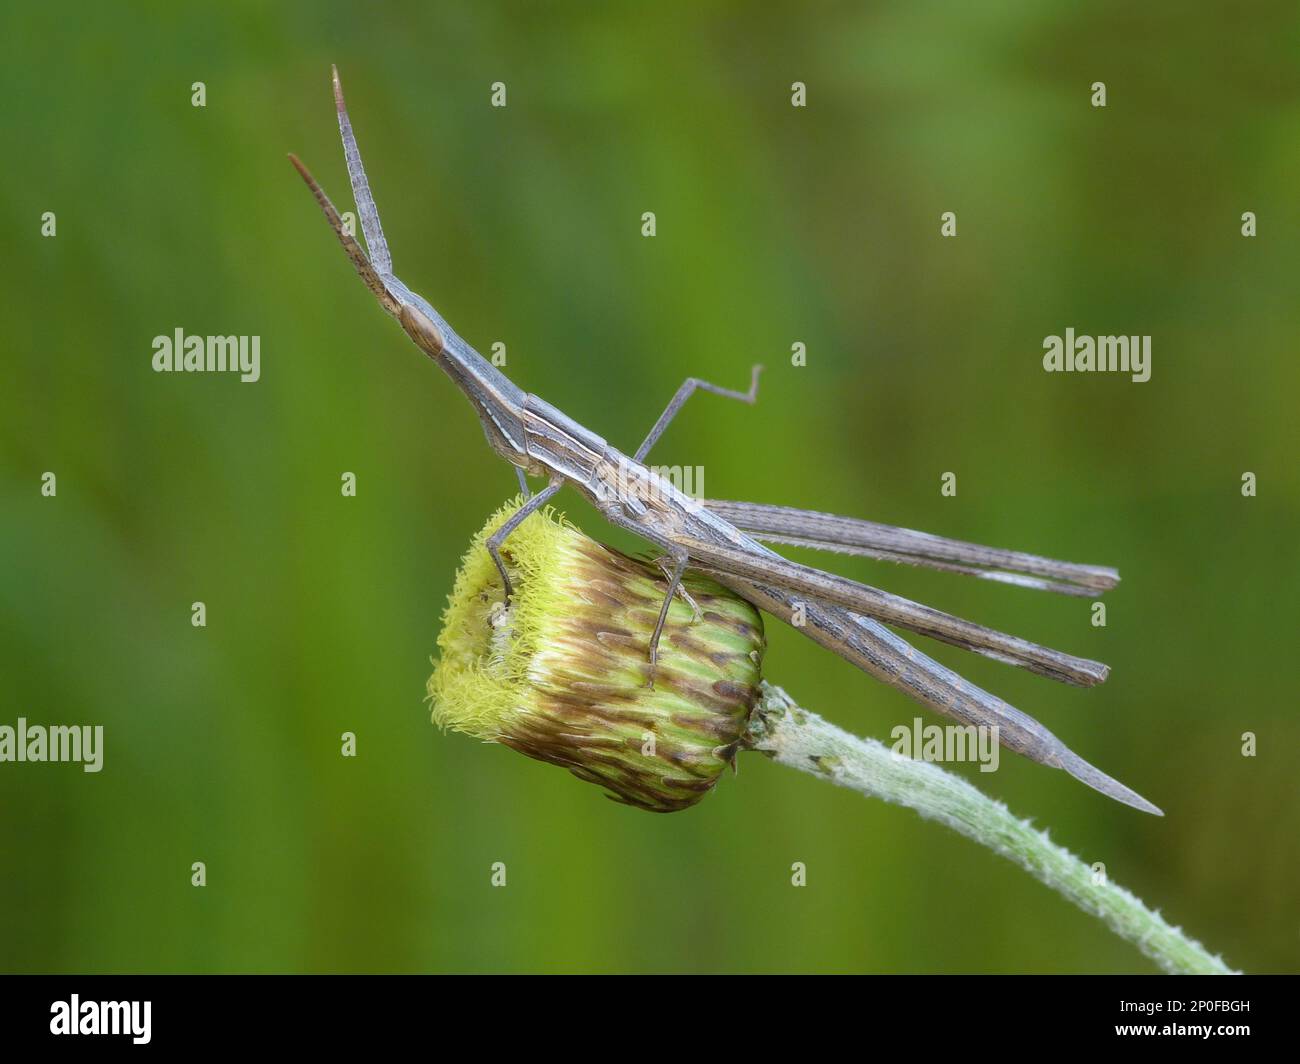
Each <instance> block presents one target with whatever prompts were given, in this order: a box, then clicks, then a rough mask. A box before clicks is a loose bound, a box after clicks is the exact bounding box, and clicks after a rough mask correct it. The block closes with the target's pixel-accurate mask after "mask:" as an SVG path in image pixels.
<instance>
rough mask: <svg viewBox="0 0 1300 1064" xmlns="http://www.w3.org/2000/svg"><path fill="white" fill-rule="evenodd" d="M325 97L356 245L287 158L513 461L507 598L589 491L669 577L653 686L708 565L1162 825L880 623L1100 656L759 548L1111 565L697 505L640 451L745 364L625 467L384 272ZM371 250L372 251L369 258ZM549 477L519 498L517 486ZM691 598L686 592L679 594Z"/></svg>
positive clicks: (965, 718)
mask: <svg viewBox="0 0 1300 1064" xmlns="http://www.w3.org/2000/svg"><path fill="white" fill-rule="evenodd" d="M333 85H334V100H335V104H336V105H337V108H338V120H339V131H340V133H341V135H342V138H343V154H344V158H345V159H346V161H347V168H348V176H349V178H350V180H351V184H352V194H353V197H354V199H355V200H356V206H357V215H358V217H359V219H360V222H361V229H362V233H363V234H364V236H365V240H366V248H365V249H363V248H362V247H361V245H360V243H358V241H357V239H356V238H355V237H354V236H353V235H351V233H350V232H349V231H348V229H347V227H345V226H344V224H343V221H342V219H341V218H340V216H339V213H338V211H337V210H336V209H335V208H334V205H333V204H332V203H331V202H330V200H329V197H328V196H326V195H325V192H324V191H323V190H322V189H321V187H320V185H318V184H317V183H316V180H315V179H314V178H313V177H312V176H311V174H310V173H309V172H308V170H307V168H306V167H305V166H304V165H303V164H302V163H301V162H300V161H299V160H298V158H297V157H296V156H294V155H290V156H289V159H290V160H291V161H292V163H293V165H294V166H295V167H296V168H297V170H298V173H299V174H301V175H302V178H303V180H304V181H306V182H307V186H308V187H309V188H310V189H311V191H312V193H313V194H314V195H315V197H316V200H317V202H318V203H319V204H320V206H321V209H322V210H323V211H324V212H325V217H326V218H327V219H328V220H329V223H330V225H331V226H332V227H333V229H334V232H335V234H336V235H337V236H338V238H339V241H340V242H341V243H342V244H343V249H344V250H345V251H346V252H347V255H348V258H350V259H351V260H352V264H353V266H355V267H356V270H357V272H358V273H359V274H360V275H361V278H362V280H363V281H365V283H366V286H367V287H368V288H369V289H370V291H371V292H373V293H374V295H375V298H376V299H378V300H379V304H380V306H382V307H383V308H384V310H386V311H387V312H388V313H389V314H391V315H392V316H393V317H394V318H396V319H397V320H398V322H400V323H401V326H402V328H403V330H405V332H406V334H407V336H409V337H410V338H411V340H413V341H414V342H415V344H416V345H417V346H418V347H419V348H420V349H421V350H423V351H424V352H425V354H427V355H428V356H429V357H430V358H432V359H433V360H434V361H435V362H436V363H437V364H438V365H439V366H441V367H442V368H443V370H445V371H446V373H447V375H448V376H450V377H451V379H452V380H453V381H454V382H455V384H456V385H457V387H459V388H460V390H461V391H462V392H464V394H465V396H466V398H468V399H469V401H470V403H471V404H472V405H473V407H474V410H475V412H476V413H477V414H478V416H479V419H480V420H481V421H482V423H483V430H484V432H485V433H486V435H487V440H488V443H489V445H490V446H491V447H492V449H493V450H494V451H496V452H497V454H499V455H501V457H503V458H504V459H505V460H506V461H507V462H509V463H510V464H511V465H513V466H514V467H515V472H516V475H517V477H518V480H519V486H520V488H521V489H522V491H523V494H524V497H525V498H526V500H527V501H526V502H525V504H524V505H523V506H522V507H521V508H520V509H519V510H518V511H516V512H515V513H514V514H513V515H512V516H511V518H510V519H509V520H508V521H506V523H505V524H504V525H502V527H501V528H500V529H499V530H498V531H497V532H496V533H495V534H494V535H492V536H491V537H490V538H489V539H488V541H487V549H488V552H489V553H490V554H491V556H492V560H493V561H494V562H495V563H496V566H497V568H498V570H499V571H500V573H501V579H502V585H503V587H504V589H505V599H506V602H507V603H508V602H509V599H510V596H511V593H512V588H511V583H510V575H509V572H508V570H507V567H506V564H505V562H504V560H503V559H502V557H501V546H502V544H503V543H504V542H505V541H506V539H508V538H509V536H510V534H511V532H513V531H514V530H515V529H516V528H517V527H518V526H519V524H520V523H521V522H522V521H524V520H525V519H526V518H527V517H528V516H529V515H530V514H532V513H533V512H535V511H536V510H538V509H539V508H540V507H542V506H543V505H544V504H545V503H546V502H547V501H548V500H549V499H550V498H551V497H552V496H553V495H555V493H556V492H557V491H559V490H560V488H561V487H562V486H563V485H564V484H565V483H568V484H571V485H572V486H573V487H575V488H576V489H577V490H578V491H579V492H581V493H582V494H583V495H584V496H586V497H587V498H588V499H589V500H590V501H591V502H592V503H593V504H594V505H595V506H596V507H597V509H598V510H599V511H600V512H601V513H602V514H603V515H604V516H605V518H606V519H607V520H609V521H610V522H611V523H612V524H614V525H617V526H619V527H621V528H625V529H628V530H629V531H631V532H633V533H635V534H636V535H638V536H640V537H641V538H642V539H644V540H646V541H648V542H649V543H651V544H653V545H654V546H655V547H656V548H658V549H659V550H660V551H662V552H663V557H662V558H661V559H660V564H661V566H662V567H663V569H664V571H665V574H666V575H667V577H668V584H667V588H666V591H665V595H664V602H663V607H662V609H661V610H660V613H659V619H658V623H657V624H656V626H655V629H654V634H653V635H652V637H651V639H650V643H649V646H648V647H647V675H648V680H649V682H650V683H653V677H654V670H655V666H656V661H657V653H658V650H657V648H658V644H659V636H660V633H661V632H662V630H663V625H664V621H665V619H666V618H667V616H668V608H669V606H670V605H671V603H672V600H673V597H674V595H678V594H682V593H683V591H682V588H681V580H682V574H683V573H684V572H685V570H686V569H687V568H691V569H699V570H704V571H707V572H708V573H709V574H711V575H712V576H714V577H715V578H716V579H718V580H720V581H721V582H722V583H723V584H725V585H727V586H728V587H730V588H732V589H733V590H735V591H737V592H738V593H740V594H742V595H744V596H745V597H746V598H748V599H750V601H752V602H754V603H755V604H756V605H758V606H759V607H761V608H762V609H764V610H766V611H767V612H769V613H771V614H773V615H774V616H777V617H779V618H781V619H782V620H784V621H787V622H790V621H791V620H792V618H794V617H795V616H796V615H797V616H798V617H799V618H800V619H801V620H802V621H803V623H802V624H800V625H798V630H799V631H801V632H803V633H804V634H806V635H808V636H810V637H811V638H812V639H814V640H815V641H816V642H818V643H820V644H821V645H822V646H824V647H826V648H828V649H830V650H833V651H834V652H835V653H836V654H838V655H840V656H841V657H843V658H845V659H846V660H848V661H850V662H852V663H853V664H854V665H857V666H858V667H859V668H861V669H862V670H864V671H865V672H867V673H869V674H870V675H872V676H874V677H875V678H876V679H878V680H883V681H884V682H885V683H887V684H890V685H891V686H894V687H897V688H899V689H900V690H901V691H903V692H904V693H905V694H906V695H908V696H909V697H911V698H913V699H915V700H916V701H917V702H920V703H921V704H922V705H925V706H928V707H930V708H931V709H933V710H936V711H938V712H939V713H943V714H946V715H947V716H949V717H952V718H954V719H956V720H958V721H961V722H962V723H963V724H967V725H977V726H984V727H989V728H995V729H996V734H997V736H998V738H999V741H1000V742H1001V743H1002V745H1003V746H1005V747H1007V748H1008V749H1010V750H1014V751H1016V752H1017V753H1020V754H1024V755H1025V756H1026V757H1028V758H1030V759H1032V760H1034V761H1037V762H1039V763H1040V764H1043V765H1050V766H1052V767H1055V768H1062V769H1065V770H1066V771H1067V772H1069V773H1070V774H1071V775H1072V776H1074V777H1075V778H1076V779H1079V780H1081V781H1082V782H1084V783H1086V784H1087V785H1088V786H1090V787H1093V788H1095V789H1096V790H1098V791H1100V792H1101V793H1102V794H1106V795H1109V796H1110V797H1112V798H1114V799H1116V800H1118V801H1120V802H1124V803H1125V804H1127V805H1131V806H1133V808H1135V809H1141V810H1143V811H1144V812H1148V813H1155V814H1157V815H1162V814H1161V812H1160V810H1159V809H1158V808H1157V807H1156V806H1154V805H1152V804H1151V803H1150V802H1148V801H1147V800H1146V799H1144V798H1142V797H1141V796H1140V795H1138V794H1136V793H1134V792H1133V791H1131V790H1129V788H1127V787H1125V786H1124V785H1123V784H1121V783H1119V782H1117V781H1116V780H1113V779H1111V777H1109V776H1107V775H1106V774H1105V773H1104V772H1101V771H1100V770H1099V769H1096V768H1094V767H1093V766H1092V765H1090V764H1088V762H1086V761H1084V760H1083V759H1082V758H1081V757H1079V756H1078V755H1077V754H1075V753H1074V752H1073V751H1071V750H1070V749H1069V748H1068V747H1067V746H1066V745H1065V744H1064V743H1062V742H1061V741H1060V740H1059V739H1057V738H1056V736H1054V735H1053V734H1052V733H1051V732H1050V731H1048V730H1047V729H1046V728H1044V727H1043V726H1042V725H1041V724H1039V723H1038V722H1037V721H1036V720H1034V719H1033V718H1032V717H1029V716H1026V715H1025V714H1024V713H1021V712H1020V711H1019V710H1017V709H1015V708H1013V707H1012V706H1009V705H1008V704H1007V703H1005V702H1003V701H1002V700H1001V699H999V698H996V697H995V696H993V695H991V694H989V693H987V692H986V691H983V690H981V689H980V688H978V687H976V686H974V685H973V684H970V683H967V682H966V681H965V680H963V679H961V677H959V676H958V675H957V674H956V673H954V672H952V671H951V670H949V669H947V668H945V667H944V666H942V665H940V664H939V663H938V662H936V661H933V660H931V659H930V658H928V657H926V656H925V655H924V654H922V653H921V652H920V651H918V650H916V649H915V648H914V647H912V646H911V645H910V644H908V643H907V642H905V641H904V640H903V639H901V638H899V637H898V636H897V635H895V634H894V633H892V632H891V631H889V630H888V629H887V628H886V627H885V625H886V624H889V625H893V626H895V627H898V628H903V629H907V630H909V631H912V632H917V633H919V634H921V635H926V636H929V637H930V638H932V639H937V640H939V641H941V642H945V643H949V644H951V645H953V646H958V647H962V648H963V649H965V650H971V651H974V652H975V653H977V654H983V655H984V656H986V657H990V658H994V659H995V660H997V661H1002V662H1006V663H1007V664H1011V665H1017V666H1019V667H1021V668H1024V669H1028V670H1030V671H1031V672H1036V673H1038V674H1039V675H1042V676H1048V677H1051V678H1052V679H1054V680H1060V681H1063V682H1065V683H1070V684H1077V685H1081V686H1092V685H1094V684H1098V683H1101V682H1102V681H1103V680H1105V679H1106V676H1107V673H1108V671H1109V670H1108V669H1107V667H1106V666H1105V665H1102V664H1101V663H1099V662H1095V661H1088V660H1086V659H1083V658H1077V657H1074V656H1072V655H1070V654H1064V653H1062V652H1060V651H1057V650H1051V649H1048V648H1047V647H1042V646H1039V645H1038V644H1036V643H1031V642H1029V641H1027V640H1024V639H1020V638H1018V637H1016V636H1012V635H1007V634H1005V633H1003V632H998V631H995V630H993V629H991V628H986V627H984V626H983V625H979V624H974V623H972V622H970V621H965V620H962V619H961V618H959V617H954V616H952V615H950V614H947V613H943V612H941V611H939V610H936V609H932V608H930V607H929V606H923V605H921V604H919V603H916V602H912V601H910V600H908V599H905V598H901V597H899V596H897V595H892V594H890V593H888V592H886V591H880V590H877V589H876V588H874V587H870V586H868V585H866V584H861V583H858V582H856V581H853V580H849V579H846V578H844V577H841V576H836V575H834V574H832V573H827V572H823V571H822V570H820V569H815V568H812V567H810V566H806V565H800V564H797V563H795V562H792V561H789V560H787V559H786V558H783V557H781V556H780V555H778V554H776V553H775V552H774V551H772V550H770V549H768V548H767V547H765V546H763V545H762V544H761V543H760V542H758V541H759V540H767V541H769V542H775V543H785V544H795V545H800V546H806V547H816V548H822V549H825V550H831V551H838V552H841V553H848V554H858V555H864V556H866V557H871V558H879V559H884V560H889V561H895V562H903V563H906V564H910V565H924V566H928V567H931V568H935V569H942V570H945V571H948V572H956V573H965V574H968V575H973V576H978V577H982V578H984V579H988V580H997V581H1001V582H1004V583H1012V584H1018V585H1020V586H1022V587H1031V588H1037V589H1040V590H1048V591H1057V592H1062V593H1065V594H1073V595H1095V594H1098V593H1100V592H1102V591H1105V590H1107V589H1109V588H1112V587H1114V586H1115V584H1116V583H1117V582H1118V580H1119V574H1118V573H1117V572H1116V571H1115V570H1113V569H1106V568H1102V567H1099V566H1092V565H1076V564H1071V563H1069V562H1059V561H1053V560H1051V559H1049V558H1041V557H1038V556H1036V555H1032V554H1023V553H1020V552H1018V551H1007V550H998V549H996V548H992V547H981V546H978V545H976V544H973V543H963V542H960V541H958V540H951V539H944V538H941V537H939V536H932V535H928V534H926V533H924V532H914V531H911V530H909V529H903V528H894V527H891V526H889V525H880V524H875V523H873V522H868V521H858V520H854V519H852V518H847V517H836V516H833V515H830V514H820V513H812V512H809V511H806V510H794V509H788V508H785V507H779V506H765V505H760V504H758V503H747V502H721V501H712V500H710V501H704V502H701V501H699V500H696V499H693V498H691V497H690V496H688V495H686V494H684V493H683V492H681V491H679V490H678V489H677V488H676V487H675V486H674V485H673V484H672V483H670V482H669V480H668V479H666V478H664V477H661V476H659V475H658V474H656V473H655V472H654V471H653V470H651V469H650V468H648V467H647V466H646V465H645V464H644V459H645V458H646V455H647V454H648V453H649V452H650V449H651V448H652V447H653V446H654V444H655V441H656V440H658V439H659V437H660V436H661V435H662V434H663V432H664V430H665V429H666V428H667V427H668V424H669V423H670V422H671V421H672V419H673V418H674V417H675V416H676V414H677V412H678V411H679V410H680V409H681V407H682V405H683V404H684V403H685V402H686V400H687V399H689V398H690V396H691V395H692V394H693V393H694V392H695V391H697V390H703V391H706V392H712V393H713V394H714V395H721V396H725V397H726V398H729V399H738V400H740V401H742V402H746V403H753V402H754V401H755V400H756V398H757V391H758V374H759V370H760V369H761V367H759V366H755V367H754V368H753V373H752V376H751V378H750V384H749V388H748V390H747V391H739V390H732V389H729V388H722V387H719V386H718V385H716V384H710V383H708V382H707V381H702V380H698V379H697V378H694V377H690V378H688V379H687V380H686V381H685V382H684V383H683V384H682V386H681V387H680V388H678V389H677V393H676V394H675V395H674V396H673V398H672V401H671V402H670V403H669V404H668V407H667V409H666V410H664V412H663V414H662V415H661V416H660V417H659V420H658V421H656V422H655V424H654V427H653V428H651V430H650V433H649V435H647V436H646V438H645V440H644V441H642V443H641V446H640V447H638V448H637V450H636V452H635V454H633V455H631V456H630V457H629V456H628V455H626V454H624V453H623V452H622V451H620V450H618V449H617V448H616V447H613V446H612V445H611V444H609V443H607V442H606V441H605V440H604V439H602V438H601V437H600V436H598V435H596V434H595V433H594V432H592V431H590V430H589V429H587V428H584V427H583V426H582V425H579V424H578V423H577V422H576V421H574V420H573V419H572V418H570V417H568V416H566V415H565V414H563V413H562V412H561V411H559V410H557V409H556V408H555V407H553V406H552V405H551V404H550V403H548V402H546V401H545V400H542V399H539V398H538V397H537V396H535V395H531V394H527V393H525V392H523V391H521V390H520V389H519V388H518V387H516V386H515V385H514V384H513V383H512V382H511V381H510V380H509V379H508V378H507V377H506V376H505V374H503V373H502V372H501V371H500V370H499V369H497V367H495V366H493V365H492V364H491V363H490V362H488V361H487V360H486V359H485V358H483V356H482V355H480V354H479V353H478V352H477V351H475V350H474V349H473V348H472V347H470V345H469V344H467V343H466V342H465V341H464V340H462V339H461V338H460V337H459V336H458V335H457V334H456V332H455V331H454V330H453V329H452V328H451V326H450V325H448V324H447V322H446V320H445V319H444V318H443V317H442V316H441V315H440V314H439V313H438V312H437V311H436V310H434V309H433V307H431V306H430V305H429V304H428V303H427V302H426V301H425V300H424V299H422V298H421V297H420V296H418V295H416V294H415V293H414V292H412V291H411V290H410V289H409V288H407V287H406V285H404V284H403V283H402V282H401V281H399V280H398V279H397V277H396V276H395V275H394V274H393V262H392V256H391V255H390V254H389V251H388V244H387V241H386V240H385V239H384V231H383V228H382V227H381V225H380V222H379V212H378V210H377V209H376V207H375V201H374V197H373V196H372V195H371V192H370V185H369V182H368V181H367V179H366V172H365V169H364V168H363V166H362V164H361V153H360V151H359V150H358V148H357V142H356V138H355V137H354V136H353V133H352V124H351V122H350V120H349V119H348V112H347V107H346V106H345V104H344V102H343V89H342V86H341V85H340V83H339V77H338V70H337V69H335V70H334V71H333ZM367 249H368V251H369V254H367ZM529 475H531V476H536V477H545V478H546V479H547V484H546V487H544V488H542V489H541V490H540V491H538V492H537V493H536V494H533V493H531V492H530V491H529V487H528V481H527V476H529ZM687 601H688V604H689V598H688V599H687Z"/></svg>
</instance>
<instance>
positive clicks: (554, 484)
mask: <svg viewBox="0 0 1300 1064" xmlns="http://www.w3.org/2000/svg"><path fill="white" fill-rule="evenodd" d="M563 486H564V480H563V479H562V478H560V477H555V478H553V479H552V480H551V482H550V483H549V484H547V485H546V487H544V488H543V489H542V490H541V491H539V492H538V493H537V494H536V495H534V496H532V497H531V498H530V499H529V500H528V501H527V502H526V503H524V504H523V506H521V507H519V509H518V510H516V511H515V512H514V513H513V514H511V515H510V519H509V520H508V521H506V523H505V524H504V525H502V526H501V527H500V528H498V529H497V530H496V531H495V532H493V533H492V535H490V536H488V541H487V552H488V554H490V555H491V556H492V561H493V562H494V563H496V567H497V572H499V573H500V574H501V586H502V587H503V588H504V589H505V604H506V605H507V606H509V605H510V596H511V595H513V594H514V588H513V587H512V586H511V584H510V574H509V573H508V572H506V563H505V562H504V561H503V560H502V558H501V544H502V543H504V542H505V541H506V538H507V537H508V536H509V535H510V533H511V532H513V531H514V530H515V529H516V528H518V527H519V526H520V525H521V524H523V523H524V521H526V520H527V519H528V517H529V515H530V514H532V513H534V512H535V511H537V510H540V509H541V508H542V507H543V506H545V505H546V501H547V500H548V499H549V498H550V497H551V496H552V495H554V494H555V493H556V492H557V491H559V490H560V488H562V487H563Z"/></svg>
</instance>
